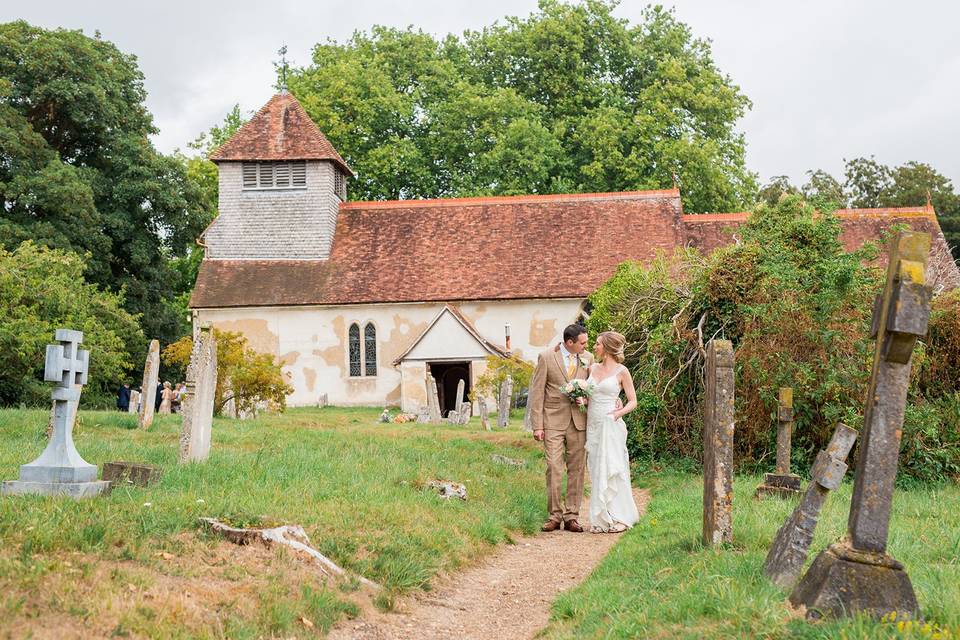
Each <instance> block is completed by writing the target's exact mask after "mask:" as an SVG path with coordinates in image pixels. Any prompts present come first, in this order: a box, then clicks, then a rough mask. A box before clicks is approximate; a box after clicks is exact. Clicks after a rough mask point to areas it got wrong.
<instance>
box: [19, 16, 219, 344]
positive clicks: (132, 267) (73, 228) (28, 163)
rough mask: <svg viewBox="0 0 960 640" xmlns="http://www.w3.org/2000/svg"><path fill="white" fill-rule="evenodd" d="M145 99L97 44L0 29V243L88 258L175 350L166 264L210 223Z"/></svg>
mask: <svg viewBox="0 0 960 640" xmlns="http://www.w3.org/2000/svg"><path fill="white" fill-rule="evenodd" d="M145 97H146V94H145V91H144V88H143V75H142V73H141V72H140V70H139V68H138V67H137V64H136V60H135V58H134V57H133V56H131V55H127V54H124V53H123V52H121V51H120V50H118V49H117V48H116V47H115V46H114V45H113V44H112V43H110V42H107V41H105V40H102V39H100V38H99V36H98V37H94V38H91V37H88V36H85V35H84V34H83V33H81V32H79V31H68V30H63V29H58V30H53V31H50V30H44V29H40V28H37V27H33V26H31V25H29V24H27V23H25V22H22V21H21V22H12V23H8V24H3V25H0V198H2V202H3V211H2V214H0V215H2V219H0V244H2V245H3V246H6V247H7V248H13V247H15V246H17V245H18V244H19V243H20V242H21V241H23V240H26V239H32V240H34V241H36V242H38V243H41V244H44V245H47V246H50V247H54V248H60V249H67V250H71V251H75V252H78V253H81V254H85V255H86V258H85V265H86V266H85V276H86V278H87V279H89V280H90V281H92V282H93V283H96V284H98V285H101V286H103V287H106V288H108V289H109V290H112V291H118V292H119V291H121V290H122V291H124V293H125V295H124V299H125V307H126V308H127V309H128V310H129V311H131V312H134V313H139V314H142V316H141V317H142V325H143V328H144V331H145V333H146V334H147V335H149V336H150V337H154V336H155V337H159V338H161V339H162V340H165V341H170V340H173V339H175V338H177V337H178V335H179V333H180V332H181V331H182V328H183V324H184V320H185V319H184V318H183V317H181V316H180V314H178V313H176V311H175V309H174V308H173V307H172V306H171V305H170V304H168V299H169V298H170V292H171V289H175V288H176V287H177V286H179V285H178V281H177V275H176V273H175V272H173V271H171V269H170V268H169V260H170V259H171V258H174V257H177V256H180V255H183V254H184V253H185V252H186V250H187V248H188V247H190V246H191V245H192V244H193V242H194V239H195V238H196V237H197V235H198V234H199V232H200V231H201V230H202V229H203V228H204V226H205V225H206V224H207V223H208V222H209V220H210V219H211V216H212V213H213V212H212V209H211V208H210V206H209V203H207V204H205V203H204V202H203V198H202V193H201V191H200V189H199V187H198V185H197V183H196V181H194V180H191V179H190V177H189V176H188V174H187V172H186V171H185V168H184V165H183V163H182V162H180V161H179V160H178V159H177V158H174V157H167V156H163V155H162V154H160V153H158V152H157V151H156V150H155V149H154V148H153V146H152V144H151V143H150V141H149V139H148V136H149V135H150V134H152V133H155V132H156V129H155V127H154V125H153V121H152V117H151V115H150V113H149V112H148V111H147V109H146V107H145V105H144V100H145ZM191 284H192V283H191Z"/></svg>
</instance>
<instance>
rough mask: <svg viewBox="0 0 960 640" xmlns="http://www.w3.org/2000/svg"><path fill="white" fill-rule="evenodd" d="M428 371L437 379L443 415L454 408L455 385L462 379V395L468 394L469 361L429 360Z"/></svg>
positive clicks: (466, 395) (455, 400)
mask: <svg viewBox="0 0 960 640" xmlns="http://www.w3.org/2000/svg"><path fill="white" fill-rule="evenodd" d="M429 364H430V373H431V374H432V375H433V378H434V380H436V381H437V395H438V396H439V398H438V399H439V401H440V411H441V412H442V413H443V417H446V416H447V414H448V413H450V412H451V411H454V410H455V409H456V406H455V405H456V403H457V385H458V384H460V381H461V380H463V386H464V392H463V397H464V399H466V398H467V397H469V395H470V363H469V362H431V363H429Z"/></svg>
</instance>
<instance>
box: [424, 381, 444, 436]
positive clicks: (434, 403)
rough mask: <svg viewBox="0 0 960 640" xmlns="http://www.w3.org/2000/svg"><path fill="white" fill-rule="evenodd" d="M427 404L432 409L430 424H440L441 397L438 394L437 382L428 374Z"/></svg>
mask: <svg viewBox="0 0 960 640" xmlns="http://www.w3.org/2000/svg"><path fill="white" fill-rule="evenodd" d="M427 402H428V404H429V408H430V422H432V423H433V424H440V420H441V416H440V397H439V394H438V393H437V381H436V380H435V379H434V378H433V376H431V375H429V374H427Z"/></svg>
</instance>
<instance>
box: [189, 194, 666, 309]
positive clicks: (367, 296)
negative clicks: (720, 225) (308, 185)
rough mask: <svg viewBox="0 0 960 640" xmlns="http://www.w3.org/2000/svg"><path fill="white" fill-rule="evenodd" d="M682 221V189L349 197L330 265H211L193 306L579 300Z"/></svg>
mask: <svg viewBox="0 0 960 640" xmlns="http://www.w3.org/2000/svg"><path fill="white" fill-rule="evenodd" d="M680 215H681V205H680V194H679V192H677V191H675V190H667V191H647V192H624V193H609V194H575V195H553V196H520V197H517V196H506V197H492V198H462V199H450V200H406V201H399V202H396V201H395V202H351V203H347V204H344V205H342V206H341V207H340V215H339V218H338V221H337V229H336V233H335V235H334V241H333V250H332V253H331V255H330V258H329V260H326V261H320V260H289V261H264V260H206V261H204V262H203V264H202V265H201V267H200V275H199V277H198V278H197V285H196V287H195V288H194V293H193V298H192V300H191V306H192V307H194V308H208V307H238V306H276V305H312V304H348V303H370V302H416V301H458V300H497V299H520V298H582V297H584V296H586V295H587V294H589V293H590V292H591V291H593V290H594V289H595V288H596V287H597V286H599V285H600V284H601V283H602V282H604V281H605V280H606V279H607V278H609V277H610V275H611V274H612V273H613V271H614V269H615V268H616V266H617V264H618V263H620V262H621V261H623V260H631V259H634V260H647V259H650V258H652V257H654V255H655V252H656V251H657V250H658V249H661V250H670V249H672V248H673V247H675V246H678V245H681V244H682V243H683V230H682V222H681V220H680Z"/></svg>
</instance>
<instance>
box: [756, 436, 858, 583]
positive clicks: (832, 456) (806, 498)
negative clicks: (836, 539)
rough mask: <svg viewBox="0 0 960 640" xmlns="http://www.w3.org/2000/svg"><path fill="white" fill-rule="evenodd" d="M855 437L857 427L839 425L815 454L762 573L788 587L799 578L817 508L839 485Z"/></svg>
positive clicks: (818, 511)
mask: <svg viewBox="0 0 960 640" xmlns="http://www.w3.org/2000/svg"><path fill="white" fill-rule="evenodd" d="M856 439H857V431H856V429H851V428H850V427H848V426H847V425H845V424H842V423H841V424H838V425H837V429H836V431H834V432H833V437H832V438H831V439H830V444H828V445H827V448H826V450H824V451H821V452H820V454H819V455H818V456H817V460H816V462H815V463H814V465H813V469H812V470H811V473H810V484H808V485H807V490H806V492H805V493H804V494H803V498H802V499H801V500H800V504H799V505H797V508H796V509H794V510H793V513H792V514H791V515H790V517H789V518H787V520H786V522H784V523H783V526H782V527H780V530H779V531H777V535H776V537H775V538H774V539H773V544H772V545H770V551H769V553H767V559H766V562H764V565H763V573H764V575H765V576H767V577H768V578H770V579H771V580H772V581H773V582H774V583H776V584H777V585H779V586H781V587H783V588H785V589H789V588H792V587H793V586H794V585H795V584H796V583H797V579H799V578H800V572H801V571H802V570H803V563H805V562H806V561H807V552H808V551H809V550H810V543H811V542H812V541H813V532H814V530H815V529H816V528H817V518H818V517H819V516H820V509H822V508H823V505H824V503H825V502H826V501H827V494H829V492H830V490H831V489H836V488H837V487H839V486H840V482H841V481H842V480H843V476H844V474H845V473H846V472H847V465H846V462H845V460H846V459H847V454H849V453H850V449H852V448H853V443H854V442H855V441H856Z"/></svg>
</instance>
